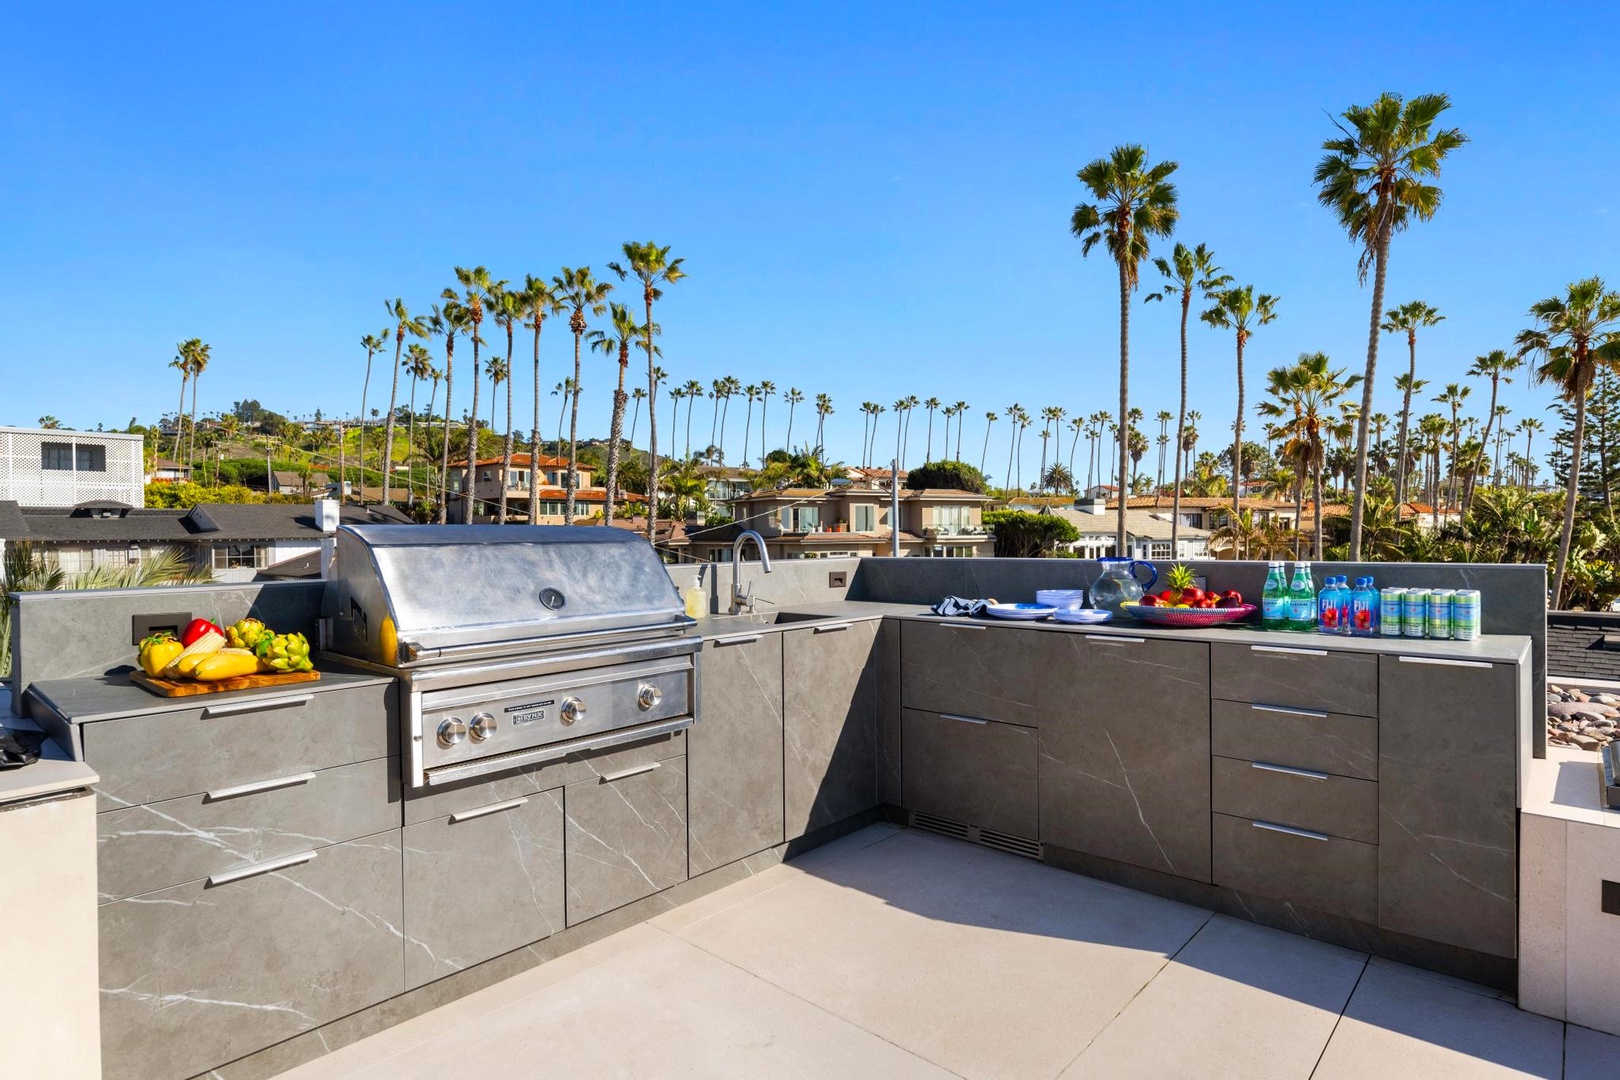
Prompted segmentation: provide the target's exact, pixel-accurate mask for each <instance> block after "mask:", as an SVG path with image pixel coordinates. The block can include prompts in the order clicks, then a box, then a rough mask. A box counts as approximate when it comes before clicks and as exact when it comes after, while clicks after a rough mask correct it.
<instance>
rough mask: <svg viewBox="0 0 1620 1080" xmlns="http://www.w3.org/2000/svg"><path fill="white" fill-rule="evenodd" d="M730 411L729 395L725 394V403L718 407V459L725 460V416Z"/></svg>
mask: <svg viewBox="0 0 1620 1080" xmlns="http://www.w3.org/2000/svg"><path fill="white" fill-rule="evenodd" d="M730 412H731V395H730V394H727V395H726V400H725V404H723V405H722V406H721V407H720V442H719V446H720V460H721V461H724V460H726V417H727V415H729V414H730Z"/></svg>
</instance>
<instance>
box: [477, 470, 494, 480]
mask: <svg viewBox="0 0 1620 1080" xmlns="http://www.w3.org/2000/svg"><path fill="white" fill-rule="evenodd" d="M491 479H492V477H491V476H490V474H489V470H488V469H485V470H484V471H483V472H481V473H479V474H478V482H479V483H480V484H487V483H489V482H490V480H491Z"/></svg>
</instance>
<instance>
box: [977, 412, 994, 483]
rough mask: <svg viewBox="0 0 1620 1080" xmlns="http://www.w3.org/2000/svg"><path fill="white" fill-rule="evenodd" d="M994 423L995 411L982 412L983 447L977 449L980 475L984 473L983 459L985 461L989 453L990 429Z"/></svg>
mask: <svg viewBox="0 0 1620 1080" xmlns="http://www.w3.org/2000/svg"><path fill="white" fill-rule="evenodd" d="M995 423H996V414H995V413H993V412H987V413H985V414H984V448H983V449H982V450H980V451H979V473H980V475H983V474H984V461H985V458H986V456H988V455H989V453H990V429H991V428H992V427H994V426H995Z"/></svg>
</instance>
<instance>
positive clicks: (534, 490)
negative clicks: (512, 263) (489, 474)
mask: <svg viewBox="0 0 1620 1080" xmlns="http://www.w3.org/2000/svg"><path fill="white" fill-rule="evenodd" d="M542 310H543V309H542V305H541V303H536V304H535V306H534V425H533V426H532V427H530V428H529V524H530V525H538V524H539V523H540V327H541V326H542V325H544V324H545V316H544V315H543V314H542Z"/></svg>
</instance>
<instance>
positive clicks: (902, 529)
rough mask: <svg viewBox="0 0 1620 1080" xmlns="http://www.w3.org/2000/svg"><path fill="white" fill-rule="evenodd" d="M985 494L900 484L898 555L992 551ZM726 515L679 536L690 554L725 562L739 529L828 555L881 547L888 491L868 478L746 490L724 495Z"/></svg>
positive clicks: (887, 536) (784, 548)
mask: <svg viewBox="0 0 1620 1080" xmlns="http://www.w3.org/2000/svg"><path fill="white" fill-rule="evenodd" d="M988 502H990V499H989V497H988V496H984V495H975V494H973V493H972V492H968V491H955V490H945V489H929V490H924V491H911V490H906V489H902V490H901V491H900V497H899V510H900V516H899V521H898V525H899V537H900V552H901V554H902V555H916V556H926V557H932V558H971V557H974V556H984V555H989V554H991V553H992V551H993V545H992V544H991V540H990V537H989V536H988V535H987V534H986V533H985V530H984V520H983V513H984V507H985V504H986V503H988ZM731 509H732V514H733V519H734V520H733V523H732V524H729V525H723V526H714V527H709V528H697V529H694V528H693V527H692V526H691V525H688V527H687V529H686V539H687V541H688V544H689V550H690V553H691V555H692V557H693V558H696V559H700V560H706V561H713V562H725V561H728V560H729V559H730V558H731V545H732V541H733V540H735V538H736V535H737V533H738V532H739V531H741V530H742V529H753V530H754V531H755V532H758V533H759V534H760V535H761V536H762V537H764V538H765V547H766V551H767V552H768V553H769V554H770V556H771V558H773V559H818V558H820V559H828V558H841V557H847V556H857V555H888V554H890V552H891V550H892V544H893V540H894V535H895V533H894V527H895V525H896V522H895V521H894V520H893V519H892V512H893V494H892V492H891V491H890V490H888V489H887V488H885V487H878V486H874V485H870V484H850V483H843V484H836V485H834V486H833V487H830V488H826V489H821V488H792V487H790V488H780V489H771V490H762V491H751V492H749V493H747V494H745V495H742V496H739V497H737V498H736V499H734V500H733V501H732V502H731Z"/></svg>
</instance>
